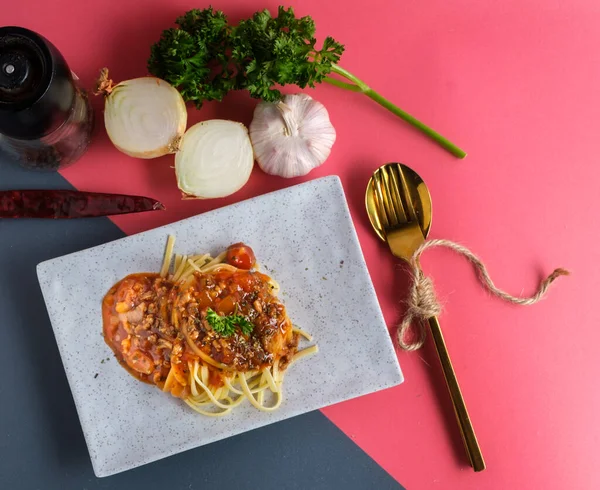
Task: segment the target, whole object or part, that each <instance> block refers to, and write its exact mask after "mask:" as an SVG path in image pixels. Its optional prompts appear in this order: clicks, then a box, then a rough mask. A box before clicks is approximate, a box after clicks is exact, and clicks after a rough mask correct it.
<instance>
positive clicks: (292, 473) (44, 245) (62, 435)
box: [0, 155, 402, 490]
mask: <svg viewBox="0 0 600 490" xmlns="http://www.w3.org/2000/svg"><path fill="white" fill-rule="evenodd" d="M79 164H80V165H83V164H84V163H82V162H80V163H79ZM25 188H31V189H43V188H50V189H60V188H72V187H71V186H70V185H69V184H68V182H66V181H65V180H64V179H63V178H62V177H61V176H60V175H59V174H55V173H38V172H32V171H27V170H24V169H21V168H20V167H18V166H17V165H15V164H13V163H12V162H9V161H8V160H7V159H6V158H3V156H2V155H0V190H7V189H25ZM122 236H123V232H122V231H121V230H119V229H118V228H117V227H116V226H115V225H114V224H113V223H112V222H111V221H110V220H109V219H107V218H93V219H80V220H72V221H68V220H62V221H51V220H48V221H44V220H2V219H0V275H1V277H0V331H1V333H2V338H1V340H0V372H1V373H3V375H4V376H3V378H2V380H1V382H0V399H1V403H0V489H43V490H50V489H55V488H56V489H71V488H73V489H95V488H110V489H127V490H134V489H138V488H139V489H144V490H149V489H157V488H164V489H166V490H167V489H168V490H176V489H184V490H185V489H201V488H202V489H204V488H209V487H212V488H218V489H223V490H227V489H230V488H236V489H245V488H261V489H264V490H269V489H278V490H281V489H330V488H331V489H334V488H335V489H338V488H340V489H342V488H343V489H350V490H351V489H370V488H377V489H401V488H402V487H401V486H400V485H399V484H398V483H397V482H396V481H395V480H394V479H392V478H391V477H390V476H389V475H388V474H387V473H386V472H385V471H384V470H383V469H382V468H381V467H379V466H378V465H377V464H376V463H375V462H374V461H373V460H372V459H371V458H370V457H369V456H368V455H366V454H365V453H364V452H363V451H362V450H361V449H360V448H358V447H357V446H356V445H355V444H354V443H353V442H352V441H351V440H350V439H349V438H348V437H347V436H346V435H344V434H343V433H342V432H341V431H340V430H339V429H338V428H337V427H335V426H334V425H333V424H332V423H331V422H330V421H329V420H328V419H327V418H326V417H325V416H324V415H323V414H321V413H320V412H312V413H308V414H305V415H302V416H299V417H295V418H292V419H289V420H286V421H283V422H279V423H277V424H273V425H271V426H267V427H264V428H261V429H257V430H254V431H251V432H247V433H245V434H242V435H239V436H236V437H233V438H230V439H226V440H224V441H220V442H216V443H213V444H210V445H208V446H204V447H201V448H198V449H194V450H191V451H187V452H185V453H182V454H179V455H176V456H172V457H169V458H166V459H163V460H161V461H158V462H155V463H152V464H149V465H146V466H142V467H140V468H137V469H134V470H131V471H127V472H125V473H121V474H119V475H115V476H112V477H108V478H102V479H98V478H96V477H95V476H94V473H93V471H92V466H91V463H90V459H89V456H88V452H87V448H86V445H85V441H84V439H83V434H82V432H81V427H80V425H79V419H78V418H77V413H76V411H75V405H74V403H73V399H72V397H71V392H70V390H69V386H68V384H67V379H66V377H65V374H64V370H63V367H62V364H61V360H60V357H59V354H58V348H57V346H56V343H55V340H54V335H53V333H52V328H51V326H50V322H49V320H48V316H47V313H46V308H45V305H44V302H43V299H42V295H41V292H40V288H39V286H38V282H37V277H36V272H35V267H36V265H37V264H38V263H39V262H42V261H44V260H46V259H50V258H53V257H57V256H60V255H64V254H67V253H70V252H74V251H76V250H81V249H84V248H88V247H92V246H94V245H98V244H100V243H104V242H107V241H110V240H114V239H117V238H120V237H122ZM373 416H374V417H376V416H377V414H376V413H374V414H373Z"/></svg>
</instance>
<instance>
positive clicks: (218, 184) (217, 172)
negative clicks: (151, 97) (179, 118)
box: [175, 119, 254, 199]
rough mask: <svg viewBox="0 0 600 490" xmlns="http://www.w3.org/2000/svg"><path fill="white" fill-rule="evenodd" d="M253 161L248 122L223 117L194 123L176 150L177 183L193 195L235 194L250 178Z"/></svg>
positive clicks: (185, 194) (206, 197)
mask: <svg viewBox="0 0 600 490" xmlns="http://www.w3.org/2000/svg"><path fill="white" fill-rule="evenodd" d="M253 165H254V154H253V151H252V144H251V143H250V138H249V136H248V129H247V128H246V126H244V125H243V124H242V123H238V122H234V121H226V120H222V119H212V120H209V121H204V122H201V123H198V124H196V125H194V126H192V127H191V128H190V129H188V130H187V131H186V133H185V135H184V136H183V139H182V141H181V145H180V147H179V151H178V152H177V153H176V154H175V172H176V174H177V185H178V186H179V189H181V192H183V194H184V198H191V199H193V198H200V199H208V198H215V197H225V196H228V195H230V194H233V193H234V192H236V191H237V190H239V189H240V188H241V187H242V186H243V185H244V184H245V183H246V182H248V179H249V178H250V173H251V172H252V167H253Z"/></svg>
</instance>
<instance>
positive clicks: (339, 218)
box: [37, 176, 403, 477]
mask: <svg viewBox="0 0 600 490" xmlns="http://www.w3.org/2000/svg"><path fill="white" fill-rule="evenodd" d="M169 234H174V235H175V236H176V245H175V249H176V251H177V253H182V254H193V253H194V254H197V253H203V252H205V251H208V252H211V253H212V254H213V255H216V254H217V253H218V252H219V251H221V250H223V249H225V248H226V247H227V246H229V245H230V244H231V243H235V242H240V241H243V242H245V243H247V244H249V245H250V246H251V247H252V248H253V249H254V252H255V254H256V257H257V260H258V262H259V263H260V264H261V266H262V267H263V269H264V270H266V272H267V273H268V274H270V275H271V276H273V278H274V279H276V280H277V281H278V282H279V283H280V285H281V293H280V297H281V299H282V301H283V302H284V303H285V304H286V307H287V310H288V314H289V316H290V318H291V319H292V321H293V322H294V323H295V324H297V325H298V326H300V327H301V328H303V329H305V330H307V331H308V332H310V333H311V334H312V335H313V337H314V341H315V342H316V343H317V344H318V345H319V353H318V354H316V355H313V356H310V357H307V358H305V359H302V360H301V361H299V362H297V363H296V364H294V365H293V366H292V367H291V368H290V369H289V370H288V372H287V373H286V379H285V382H284V386H283V388H284V401H283V404H282V406H281V408H280V409H279V410H277V411H276V412H272V413H265V412H260V411H258V410H256V409H255V408H253V407H252V406H251V405H250V404H249V403H244V404H242V405H241V406H240V407H238V408H237V409H236V410H235V411H234V412H233V413H231V414H229V415H228V416H226V417H222V418H212V417H204V416H201V415H198V414H196V413H195V412H193V411H192V410H191V409H190V408H189V407H188V406H187V405H185V404H184V403H183V402H181V401H180V400H177V399H175V398H173V397H171V396H168V395H166V394H164V393H161V392H160V391H159V390H157V389H156V388H155V387H152V386H149V385H146V384H144V383H140V382H139V381H137V380H136V379H134V378H133V377H132V376H131V375H129V374H128V373H127V372H126V371H125V370H124V369H123V368H122V367H121V366H120V365H119V364H118V362H117V361H116V360H115V359H114V356H113V354H112V351H111V350H110V349H109V348H108V346H107V345H106V344H105V343H104V340H103V338H102V335H101V332H102V318H101V301H102V298H103V297H104V294H105V293H106V292H107V291H108V289H109V288H110V287H111V286H112V285H113V284H114V283H115V282H116V281H118V280H119V279H121V278H122V277H124V276H125V275H127V274H131V273H134V272H150V271H158V270H159V269H160V266H161V262H162V257H163V253H164V248H165V243H166V240H167V236H168V235H169ZM37 271H38V278H39V281H40V284H41V287H42V292H43V294H44V299H45V301H46V305H47V307H48V312H49V315H50V320H51V322H52V328H53V329H54V335H55V337H56V342H57V343H58V347H59V350H60V355H61V357H62V361H63V364H64V367H65V371H66V374H67V378H68V380H69V384H70V387H71V391H72V393H73V398H74V399H75V405H76V406H77V412H78V414H79V419H80V421H81V426H82V427H83V433H84V435H85V439H86V442H87V446H88V449H89V451H90V456H91V459H92V464H93V467H94V472H95V473H96V475H97V476H99V477H101V476H108V475H112V474H114V473H118V472H120V471H124V470H128V469H131V468H134V467H136V466H140V465H143V464H145V463H150V462H151V461H156V460H158V459H160V458H164V457H166V456H170V455H172V454H176V453H178V452H181V451H185V450H187V449H191V448H194V447H197V446H201V445H203V444H208V443H210V442H213V441H216V440H219V439H223V438H226V437H230V436H233V435H236V434H240V433H242V432H245V431H247V430H251V429H255V428H257V427H261V426H263V425H266V424H270V423H273V422H277V421H279V420H283V419H286V418H288V417H293V416H295V415H299V414H301V413H305V412H308V411H311V410H316V409H318V408H321V407H323V406H326V405H330V404H333V403H337V402H341V401H343V400H347V399H349V398H353V397H357V396H360V395H364V394H366V393H371V392H373V391H377V390H381V389H384V388H388V387H391V386H394V385H397V384H399V383H401V382H402V380H403V377H402V373H401V372H400V367H399V365H398V360H397V357H396V354H395V352H394V348H393V346H392V342H391V340H390V336H389V333H388V330H387V327H386V324H385V322H384V319H383V316H382V314H381V310H380V308H379V304H378V302H377V297H376V296H375V291H374V289H373V284H372V283H371V279H370V277H369V273H368V271H367V267H366V264H365V261H364V258H363V255H362V252H361V249H360V245H359V243H358V238H357V236H356V231H355V229H354V226H353V224H352V220H351V218H350V213H349V211H348V206H347V203H346V199H345V196H344V191H343V189H342V185H341V183H340V180H339V178H338V177H335V176H332V177H325V178H322V179H318V180H314V181H312V182H307V183H305V184H301V185H297V186H294V187H290V188H288V189H284V190H281V191H277V192H273V193H270V194H266V195H263V196H259V197H256V198H254V199H250V200H247V201H243V202H240V203H237V204H233V205H231V206H227V207H224V208H221V209H217V210H215V211H211V212H208V213H204V214H201V215H199V216H195V217H193V218H189V219H185V220H183V221H179V222H177V223H173V224H170V225H167V226H163V227H161V228H157V229H155V230H151V231H147V232H145V233H140V234H139V235H133V236H130V237H127V238H123V239H121V240H117V241H114V242H110V243H107V244H104V245H100V246H98V247H94V248H91V249H88V250H84V251H81V252H77V253H73V254H70V255H66V256H64V257H60V258H57V259H53V260H49V261H46V262H43V263H41V264H39V265H38V268H37Z"/></svg>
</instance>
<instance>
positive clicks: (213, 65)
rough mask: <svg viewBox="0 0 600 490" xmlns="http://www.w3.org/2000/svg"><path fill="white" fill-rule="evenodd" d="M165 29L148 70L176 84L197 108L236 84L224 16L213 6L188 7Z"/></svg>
mask: <svg viewBox="0 0 600 490" xmlns="http://www.w3.org/2000/svg"><path fill="white" fill-rule="evenodd" d="M176 23H177V25H178V26H179V27H178V28H171V29H167V30H166V31H164V32H163V33H162V35H161V38H160V41H158V42H157V43H156V44H154V45H153V46H152V48H151V54H150V58H149V60H148V71H149V72H150V73H151V74H152V75H154V76H156V77H158V78H162V79H163V80H166V81H167V82H169V83H170V84H171V85H173V86H174V87H177V89H178V90H179V92H180V93H181V95H182V96H183V99H184V100H186V101H193V102H194V103H195V104H196V106H197V107H200V106H201V105H202V102H204V101H205V100H218V101H221V100H223V97H224V96H225V95H226V94H227V92H229V90H232V89H234V88H236V87H235V83H236V82H235V71H234V70H233V69H232V67H231V63H230V59H229V55H228V51H229V50H230V46H229V40H230V35H229V30H230V28H229V25H228V23H227V17H226V16H225V14H224V13H223V12H221V11H215V10H213V9H212V7H209V8H207V9H204V10H198V9H194V10H190V11H189V12H187V13H186V14H185V15H183V16H181V17H179V18H178V19H177V21H176Z"/></svg>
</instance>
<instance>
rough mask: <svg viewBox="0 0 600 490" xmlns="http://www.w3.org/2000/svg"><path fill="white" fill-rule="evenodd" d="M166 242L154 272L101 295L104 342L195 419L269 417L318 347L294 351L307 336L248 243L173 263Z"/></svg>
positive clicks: (130, 369)
mask: <svg viewBox="0 0 600 490" xmlns="http://www.w3.org/2000/svg"><path fill="white" fill-rule="evenodd" d="M174 243H175V238H174V237H173V236H170V237H169V239H168V242H167V247H166V252H165V257H164V261H163V266H162V268H161V271H160V273H139V274H131V275H129V276H127V277H125V278H123V279H122V280H120V281H119V282H117V283H116V284H115V285H114V286H113V287H112V288H111V289H110V290H109V291H108V293H107V294H106V296H105V297H104V300H103V304H102V315H103V334H104V339H105V341H106V343H107V344H108V345H109V347H110V348H111V349H112V350H113V352H114V354H115V356H116V357H117V359H118V360H119V362H120V363H121V365H122V366H123V367H124V368H125V369H127V371H128V372H129V373H130V374H132V375H133V376H134V377H135V378H137V379H139V380H140V381H144V382H146V383H150V384H154V385H156V386H157V387H159V388H160V389H161V390H162V391H164V392H168V393H171V394H172V395H173V396H175V397H178V398H181V399H183V400H184V401H185V403H187V404H188V405H189V406H190V407H191V408H192V409H194V410H195V411H197V412H198V413H201V414H204V415H209V416H221V415H225V414H228V413H230V412H231V411H232V410H233V408H235V407H236V406H238V405H240V404H241V403H242V402H243V401H244V400H248V401H249V402H250V403H251V404H252V405H253V406H254V407H256V408H257V409H259V410H263V411H273V410H276V409H277V408H278V407H279V406H280V405H281V402H282V400H283V396H282V385H283V378H284V373H285V370H286V369H287V368H288V367H289V366H290V365H291V364H292V363H293V362H295V361H297V360H298V359H300V358H301V357H304V356H306V355H308V354H312V353H315V352H317V350H318V349H317V346H316V345H313V346H311V347H308V348H305V349H303V350H301V351H298V342H299V340H300V337H304V338H305V339H306V340H308V341H311V340H312V338H311V336H310V335H309V334H307V333H306V332H304V331H303V330H301V329H299V328H297V327H295V326H293V325H292V322H291V320H290V319H289V317H288V315H287V312H286V309H285V306H284V305H283V303H281V301H279V299H278V297H277V292H278V290H279V285H278V284H277V283H276V282H275V281H274V280H273V279H272V278H270V277H269V276H267V275H266V274H263V273H261V272H259V271H258V267H257V265H256V259H255V256H254V252H253V251H252V249H251V248H250V247H249V246H247V245H244V244H243V243H236V244H234V245H231V246H230V247H229V248H228V249H227V250H225V251H224V252H222V253H221V254H219V255H217V256H216V257H214V258H213V257H211V256H210V255H209V254H201V255H193V256H182V255H175V257H174V260H173V249H174Z"/></svg>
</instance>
